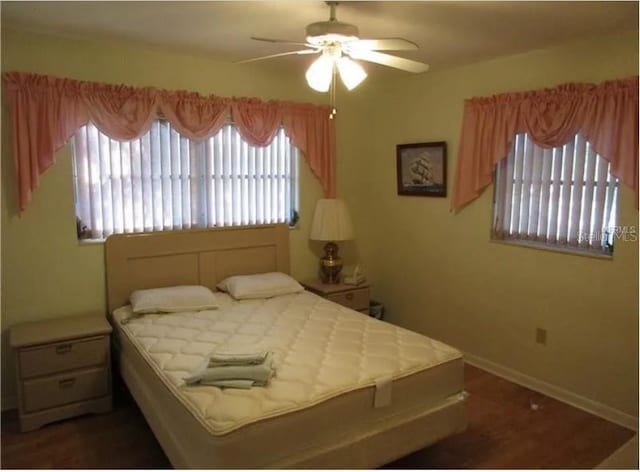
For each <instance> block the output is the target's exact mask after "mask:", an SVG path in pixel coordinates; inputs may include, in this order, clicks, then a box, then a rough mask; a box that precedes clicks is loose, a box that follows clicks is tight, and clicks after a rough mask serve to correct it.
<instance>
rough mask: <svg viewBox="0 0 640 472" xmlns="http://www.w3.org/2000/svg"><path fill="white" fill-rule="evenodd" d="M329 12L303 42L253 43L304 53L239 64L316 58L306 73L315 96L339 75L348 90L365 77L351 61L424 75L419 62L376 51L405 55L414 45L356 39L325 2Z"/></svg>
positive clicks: (353, 28) (403, 41) (355, 29)
mask: <svg viewBox="0 0 640 472" xmlns="http://www.w3.org/2000/svg"><path fill="white" fill-rule="evenodd" d="M326 3H327V5H329V8H330V9H331V13H330V16H329V21H320V22H317V23H311V24H310V25H307V28H306V33H307V35H306V42H304V43H303V42H299V41H288V40H282V39H270V38H258V37H255V36H252V37H251V39H254V40H256V41H266V42H269V43H282V44H295V45H301V46H305V48H306V49H300V50H297V51H288V52H282V53H279V54H271V55H269V56H262V57H256V58H253V59H247V60H244V61H239V62H240V63H245V62H253V61H261V60H264V59H271V58H274V57H282V56H289V55H294V54H299V55H303V54H320V57H319V58H318V59H316V60H315V61H314V62H313V63H312V64H311V66H310V67H309V69H308V70H307V73H306V79H307V83H308V84H309V86H310V87H311V88H312V89H314V90H317V91H319V92H327V91H329V89H330V88H331V85H332V83H333V82H334V81H333V77H334V75H336V71H337V73H338V74H339V75H340V78H341V79H342V82H343V83H344V85H345V86H346V87H347V89H348V90H352V89H354V88H355V87H357V86H358V85H359V84H360V83H361V82H362V81H363V80H364V79H365V78H366V77H367V73H366V72H365V70H364V69H363V68H362V66H361V65H360V64H358V63H357V62H354V61H353V59H356V60H361V61H368V62H374V63H376V64H382V65H384V66H388V67H393V68H395V69H401V70H404V71H407V72H414V73H420V72H425V71H426V70H427V69H428V68H429V66H428V65H427V64H423V63H422V62H417V61H412V60H410V59H405V58H403V57H398V56H393V55H391V54H385V53H381V52H378V51H409V50H416V49H418V45H417V44H415V43H413V42H411V41H408V40H406V39H402V38H387V39H360V38H359V36H358V34H359V33H358V27H357V26H355V25H351V24H349V23H343V22H341V21H338V20H337V19H336V7H337V6H338V2H326Z"/></svg>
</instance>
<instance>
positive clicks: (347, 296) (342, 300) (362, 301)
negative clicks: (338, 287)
mask: <svg viewBox="0 0 640 472" xmlns="http://www.w3.org/2000/svg"><path fill="white" fill-rule="evenodd" d="M327 299H328V300H331V301H332V302H336V303H339V304H340V305H344V306H346V307H349V308H352V309H354V310H358V311H360V310H368V309H369V289H368V288H361V289H356V290H351V291H349V292H339V293H332V294H329V295H327Z"/></svg>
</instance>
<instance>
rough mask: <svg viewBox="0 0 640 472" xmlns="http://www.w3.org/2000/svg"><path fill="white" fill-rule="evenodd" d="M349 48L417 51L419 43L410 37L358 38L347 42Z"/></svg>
mask: <svg viewBox="0 0 640 472" xmlns="http://www.w3.org/2000/svg"><path fill="white" fill-rule="evenodd" d="M345 47H346V48H347V49H353V50H358V51H361V50H363V49H366V50H374V51H415V50H417V49H418V45H417V44H416V43H414V42H411V41H409V40H408V39H403V38H384V39H356V40H354V41H349V42H348V43H346V44H345Z"/></svg>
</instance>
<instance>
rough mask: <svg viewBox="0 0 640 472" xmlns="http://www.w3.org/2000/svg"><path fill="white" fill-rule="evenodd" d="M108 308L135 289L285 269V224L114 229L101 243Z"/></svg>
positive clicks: (208, 282) (208, 281)
mask: <svg viewBox="0 0 640 472" xmlns="http://www.w3.org/2000/svg"><path fill="white" fill-rule="evenodd" d="M105 263H106V269H107V305H108V309H109V313H111V312H113V310H115V309H116V308H118V307H121V306H124V305H127V304H128V303H129V295H130V294H131V292H133V291H134V290H138V289H145V288H156V287H168V286H173V285H204V286H205V287H209V288H210V289H212V290H215V287H216V284H217V283H218V282H220V281H221V280H223V279H224V278H226V277H229V276H231V275H238V274H257V273H261V272H284V273H286V274H288V273H289V228H288V227H287V226H286V225H265V226H250V227H249V226H247V227H237V226H236V227H233V228H217V229H203V230H188V231H164V232H157V233H137V234H117V235H113V236H110V237H109V238H108V239H107V241H106V243H105Z"/></svg>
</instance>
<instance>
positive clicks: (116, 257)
mask: <svg viewBox="0 0 640 472" xmlns="http://www.w3.org/2000/svg"><path fill="white" fill-rule="evenodd" d="M105 262H106V278H107V303H108V309H109V314H110V315H111V313H112V312H113V311H114V310H115V309H116V308H119V307H121V306H124V305H127V304H128V303H129V295H130V294H131V292H132V291H134V290H137V289H144V288H154V287H163V286H174V285H204V286H207V287H209V288H211V289H214V288H215V286H216V284H217V283H218V282H220V281H221V280H222V279H224V278H225V277H228V276H231V275H238V274H252V273H260V272H273V271H278V272H284V273H289V228H288V227H287V226H286V225H265V226H252V227H233V228H219V229H205V230H189V231H168V232H157V233H139V234H128V235H114V236H110V237H109V238H108V239H107V241H106V243H105ZM114 334H116V333H114ZM115 344H116V350H117V351H119V349H118V347H117V346H118V342H117V341H116V343H115ZM114 358H115V359H116V360H118V359H120V356H119V352H116V353H115V355H114ZM138 361H139V364H138V367H134V363H135V362H136V361H135V360H131V359H128V358H122V359H120V361H119V363H120V366H119V370H120V373H121V376H122V378H123V379H124V381H125V383H126V384H127V386H128V388H129V390H130V391H131V393H132V395H133V396H134V398H135V400H136V402H137V403H138V405H139V407H140V409H141V410H142V412H143V414H144V416H145V418H146V419H147V422H148V423H149V425H150V427H151V429H152V430H153V432H154V434H155V436H156V438H157V439H158V441H159V442H160V444H161V445H162V448H163V449H164V451H165V453H166V454H167V456H168V457H169V459H170V461H171V463H172V464H173V465H174V467H194V465H193V464H192V463H190V459H189V457H188V455H187V454H185V452H184V447H183V446H184V444H183V443H184V442H189V441H190V438H183V437H180V438H177V437H175V436H174V434H173V432H172V430H173V425H174V422H175V421H176V420H177V419H176V418H175V416H171V415H168V414H167V413H166V412H165V411H164V409H163V408H157V407H155V406H154V405H155V403H154V402H155V399H157V398H158V397H157V395H158V391H159V390H162V389H163V388H164V386H163V384H162V381H161V380H160V378H157V377H154V378H151V380H147V382H141V381H140V380H139V378H140V377H139V375H138V372H139V370H138V369H144V368H145V365H142V364H145V362H146V361H144V360H142V357H140V359H139V360H138ZM464 403H465V401H464V398H456V399H451V400H450V401H449V402H448V403H447V404H446V405H444V406H442V407H438V408H437V409H434V410H430V411H425V412H423V413H421V415H420V416H419V417H416V418H413V419H411V420H408V421H405V422H401V423H397V424H388V425H387V426H386V427H385V428H384V429H383V430H377V431H372V432H371V433H370V434H367V435H364V436H361V437H358V438H349V439H348V440H345V439H342V440H336V443H335V444H332V445H331V447H330V448H329V449H326V450H321V451H312V452H311V453H310V454H309V455H308V456H307V457H304V458H299V459H298V460H297V461H296V462H294V463H293V464H292V465H293V466H295V467H303V468H309V467H313V468H316V467H323V466H324V467H331V466H332V465H334V464H341V467H367V468H371V467H376V466H379V465H382V464H385V463H388V462H390V461H392V460H394V459H397V458H399V457H402V456H404V455H406V454H408V453H410V452H413V451H415V450H417V449H420V448H422V447H425V446H427V445H429V444H432V443H434V442H436V441H438V440H440V439H442V438H443V437H446V436H449V435H451V434H453V433H456V432H459V431H462V430H463V429H464V428H465V427H466V413H465V405H464ZM185 414H188V413H187V412H186V411H185ZM182 420H183V421H196V420H195V419H191V418H183V419H182ZM400 438H404V439H402V440H400ZM365 457H367V459H368V460H364V458H365ZM200 467H202V465H200V466H199V468H200Z"/></svg>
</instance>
